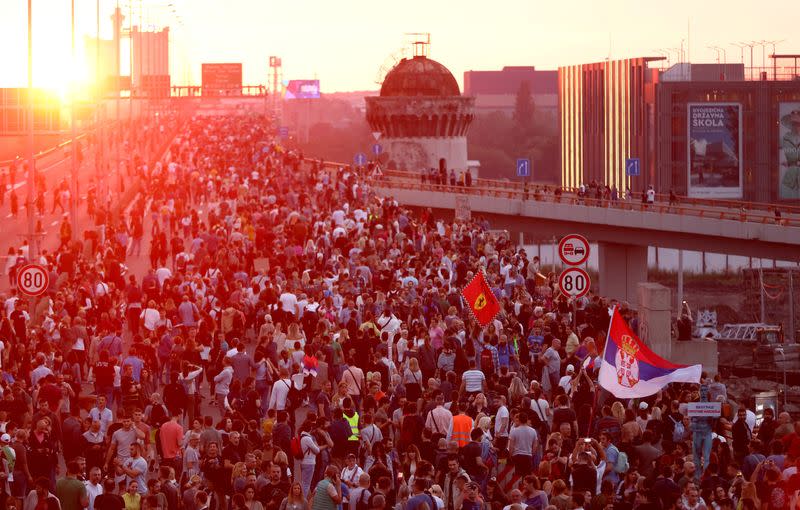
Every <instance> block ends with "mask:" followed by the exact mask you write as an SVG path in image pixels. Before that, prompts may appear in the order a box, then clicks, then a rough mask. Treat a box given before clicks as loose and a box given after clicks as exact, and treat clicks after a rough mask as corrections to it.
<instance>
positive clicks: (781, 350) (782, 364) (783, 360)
mask: <svg viewBox="0 0 800 510" xmlns="http://www.w3.org/2000/svg"><path fill="white" fill-rule="evenodd" d="M775 352H776V353H778V354H780V355H781V368H782V369H783V410H784V411H786V390H787V387H786V353H784V352H783V347H778V348H777V349H776V350H775Z"/></svg>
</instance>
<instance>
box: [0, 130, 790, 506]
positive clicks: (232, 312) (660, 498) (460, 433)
mask: <svg viewBox="0 0 800 510" xmlns="http://www.w3.org/2000/svg"><path fill="white" fill-rule="evenodd" d="M271 132H272V129H270V128H269V124H268V122H267V121H266V120H265V119H263V118H261V117H258V116H249V115H240V116H230V117H203V118H197V119H194V120H192V121H191V122H189V123H188V124H187V125H186V127H185V128H184V129H183V130H182V131H181V132H180V134H179V135H178V137H177V138H176V139H175V141H174V142H173V143H172V144H171V147H170V149H169V152H168V156H167V157H166V158H165V159H164V160H163V161H162V162H160V163H158V164H156V165H155V166H153V168H152V169H147V168H145V167H144V166H143V165H141V166H137V169H136V170H137V172H138V176H139V178H140V179H141V181H142V183H143V189H142V192H141V193H140V195H139V197H138V198H137V199H136V201H135V202H134V203H133V205H132V206H131V207H130V208H129V209H128V211H129V212H128V216H127V217H125V218H122V219H120V220H117V219H115V218H114V216H113V215H110V214H109V215H103V216H102V219H101V220H100V221H98V222H97V223H98V225H97V226H96V228H93V229H92V234H91V235H86V236H83V237H80V238H79V239H77V240H74V241H72V242H69V243H62V244H63V246H61V247H60V248H59V249H58V250H57V251H55V252H51V253H48V254H46V256H45V257H44V258H45V262H46V263H47V264H48V265H49V268H50V270H51V272H52V273H51V276H52V277H51V286H50V288H49V289H48V292H47V294H46V295H45V296H44V297H43V298H41V299H38V300H34V301H33V302H30V301H28V300H26V298H24V297H23V296H22V295H20V294H19V293H17V292H16V290H14V289H12V290H11V291H10V292H9V294H8V295H7V296H6V297H5V300H4V302H3V305H4V306H3V307H2V317H1V318H0V340H2V342H0V350H1V354H2V356H1V361H2V377H0V390H1V391H2V398H1V399H0V450H1V451H2V454H0V506H3V507H5V508H16V509H17V510H41V509H57V508H61V509H63V510H73V509H80V508H84V507H87V508H89V509H90V510H111V509H123V508H124V509H125V510H156V509H159V510H181V509H182V510H205V509H210V510H229V509H230V510H273V509H278V510H302V509H314V510H324V509H331V510H332V509H347V510H362V509H370V510H372V509H374V510H379V509H399V510H438V509H445V510H526V509H535V510H540V509H551V508H555V509H559V510H562V509H583V508H587V509H592V510H594V509H608V508H636V509H672V508H676V509H686V510H695V509H702V508H714V509H733V508H742V509H749V508H755V509H762V508H763V509H788V508H790V507H791V508H794V505H795V500H796V494H797V489H800V477H798V474H797V467H798V466H800V422H799V423H797V424H794V423H792V421H791V417H790V416H789V415H788V414H786V413H782V414H780V415H779V416H778V417H776V416H775V415H774V412H773V410H772V409H768V410H767V411H765V412H764V416H763V418H761V417H759V421H758V422H757V420H756V415H755V414H754V413H753V406H752V405H749V404H750V403H748V402H736V401H734V399H728V396H727V392H726V388H725V385H724V384H723V383H722V382H721V381H720V379H719V377H715V378H713V379H711V378H709V379H706V380H705V381H704V384H703V385H702V387H699V386H697V385H671V386H669V387H667V388H665V389H664V390H663V391H661V392H659V393H658V394H657V395H653V396H651V397H648V398H645V399H633V400H619V399H615V398H614V397H613V396H612V395H610V394H609V393H608V392H606V391H604V390H603V389H602V388H600V387H599V386H598V384H597V374H598V370H599V367H600V365H601V360H600V356H601V355H602V345H603V342H604V339H605V330H606V329H607V328H608V321H609V314H608V310H609V307H613V306H617V307H618V309H619V310H620V311H621V314H622V316H623V317H624V318H625V320H626V321H628V322H629V324H630V325H631V327H632V328H633V329H634V330H636V329H637V328H638V324H637V323H638V317H637V314H636V312H635V311H634V310H632V309H630V308H629V307H628V306H627V305H626V304H625V303H617V302H615V301H613V300H606V299H604V298H602V297H600V296H597V295H593V294H590V296H589V297H585V298H580V299H577V300H571V299H567V298H566V297H565V296H562V295H559V293H558V291H557V289H556V287H555V285H554V281H553V279H552V278H547V277H542V275H541V274H540V268H539V260H538V259H537V258H536V257H531V256H529V255H528V254H526V253H525V251H524V250H523V249H521V248H520V247H517V246H515V245H514V244H513V243H512V242H511V241H510V240H509V238H508V236H507V235H505V234H503V233H498V232H495V231H492V230H490V225H489V224H488V222H487V221H485V220H483V219H480V218H475V219H472V220H468V221H465V220H456V221H453V220H450V219H448V218H439V217H436V216H435V215H434V214H433V213H432V211H431V210H422V211H418V212H412V211H409V210H407V209H405V208H403V207H402V205H401V204H398V203H397V202H396V201H395V200H394V199H393V198H392V197H386V196H380V195H378V194H376V193H375V191H374V190H373V188H372V186H371V183H372V182H373V177H374V176H373V168H372V167H370V166H367V167H364V168H350V167H336V166H331V165H323V164H321V163H320V162H318V161H312V160H308V159H305V158H304V157H303V156H302V154H300V153H298V152H293V151H288V150H286V149H284V148H283V147H281V145H280V144H279V143H277V142H276V141H275V140H274V139H273V138H272V136H271ZM65 221H66V220H65ZM148 241H149V242H148ZM143 244H144V245H146V246H145V248H146V249H145V253H144V255H142V245H143ZM148 245H149V246H148ZM148 248H149V250H148ZM140 256H144V257H147V259H148V262H149V266H150V269H149V270H148V271H147V272H146V274H143V275H135V274H132V271H130V270H128V269H127V267H128V266H129V265H130V264H129V261H130V260H131V259H132V258H137V257H140ZM20 257H24V254H21V255H20ZM478 271H483V273H484V274H485V275H486V278H487V280H488V282H489V285H490V286H491V288H492V291H493V293H494V294H495V295H496V296H497V298H498V299H499V300H500V302H501V304H502V309H501V312H500V313H499V314H498V315H497V316H496V317H495V318H494V319H493V320H492V321H491V323H490V324H489V325H488V326H486V327H481V326H480V325H479V324H478V323H477V322H476V320H475V318H474V317H473V315H472V314H471V312H470V308H469V306H467V304H466V303H465V302H464V300H463V297H462V296H461V289H462V288H463V287H464V286H465V285H466V284H467V283H469V282H470V281H471V280H472V278H473V277H474V276H475V275H477V273H478ZM701 391H702V393H703V394H704V395H705V396H706V397H707V398H708V399H709V400H711V401H720V402H722V410H723V411H722V416H721V417H720V418H719V419H715V420H710V419H706V418H701V419H697V418H691V419H690V418H689V417H688V416H687V412H686V407H687V404H688V403H689V402H692V401H695V400H698V398H699V395H700V394H701ZM709 433H711V434H712V435H711V436H708V434H709ZM707 436H708V437H713V442H708V441H702V440H700V439H701V438H705V437H707Z"/></svg>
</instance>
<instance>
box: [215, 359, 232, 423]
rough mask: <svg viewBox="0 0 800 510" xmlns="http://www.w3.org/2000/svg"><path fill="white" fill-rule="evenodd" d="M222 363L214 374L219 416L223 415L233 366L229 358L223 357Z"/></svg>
mask: <svg viewBox="0 0 800 510" xmlns="http://www.w3.org/2000/svg"><path fill="white" fill-rule="evenodd" d="M222 365H223V368H222V370H220V372H219V373H218V374H217V375H215V376H214V383H215V385H214V393H216V397H217V407H218V408H219V412H220V416H225V404H226V400H227V397H228V393H230V385H231V381H233V367H232V366H231V360H230V358H224V359H223V360H222Z"/></svg>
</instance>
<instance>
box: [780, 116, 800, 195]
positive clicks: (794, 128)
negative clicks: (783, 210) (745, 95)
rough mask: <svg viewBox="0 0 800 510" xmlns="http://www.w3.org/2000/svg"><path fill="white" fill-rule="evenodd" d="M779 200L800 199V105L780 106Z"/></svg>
mask: <svg viewBox="0 0 800 510" xmlns="http://www.w3.org/2000/svg"><path fill="white" fill-rule="evenodd" d="M778 119H779V120H780V122H778V146H779V149H778V152H779V154H778V165H779V169H778V199H779V200H798V199H800V103H779V104H778Z"/></svg>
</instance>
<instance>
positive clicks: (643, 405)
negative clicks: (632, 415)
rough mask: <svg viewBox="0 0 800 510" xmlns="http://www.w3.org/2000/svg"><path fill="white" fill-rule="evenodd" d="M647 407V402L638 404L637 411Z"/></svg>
mask: <svg viewBox="0 0 800 510" xmlns="http://www.w3.org/2000/svg"><path fill="white" fill-rule="evenodd" d="M648 407H650V406H648V405H647V402H639V409H641V410H642V411H644V410H645V409H647V408H648Z"/></svg>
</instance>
